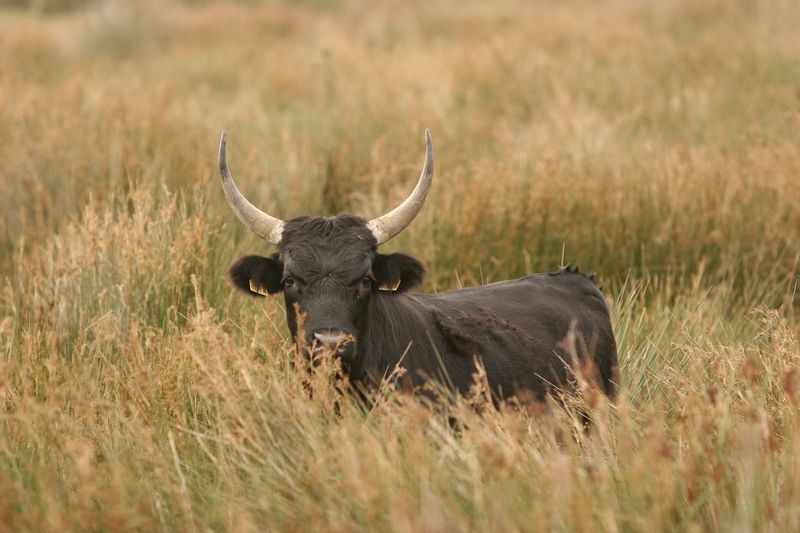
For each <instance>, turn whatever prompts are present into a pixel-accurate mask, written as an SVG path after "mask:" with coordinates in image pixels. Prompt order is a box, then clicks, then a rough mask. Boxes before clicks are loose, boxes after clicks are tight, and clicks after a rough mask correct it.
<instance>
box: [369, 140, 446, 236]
mask: <svg viewBox="0 0 800 533" xmlns="http://www.w3.org/2000/svg"><path fill="white" fill-rule="evenodd" d="M425 144H426V152H425V166H423V167H422V175H421V176H420V177H419V181H418V182H417V186H416V187H414V190H413V191H412V192H411V195H410V196H409V197H408V198H406V199H405V200H404V201H403V203H402V204H400V205H398V206H397V207H395V208H394V209H392V210H391V211H389V212H388V213H386V214H385V215H383V216H382V217H378V218H374V219H372V220H370V221H369V223H367V227H368V228H369V229H370V230H371V231H372V234H373V235H374V236H375V240H376V241H378V246H380V245H381V244H383V243H385V242H386V241H388V240H389V239H391V238H392V237H394V236H395V235H397V234H398V233H400V232H401V231H403V229H405V227H406V226H408V225H409V224H411V221H412V220H414V217H416V216H417V214H419V212H420V210H421V209H422V206H423V204H425V198H427V196H428V191H430V190H431V183H433V145H432V144H431V130H428V129H426V130H425Z"/></svg>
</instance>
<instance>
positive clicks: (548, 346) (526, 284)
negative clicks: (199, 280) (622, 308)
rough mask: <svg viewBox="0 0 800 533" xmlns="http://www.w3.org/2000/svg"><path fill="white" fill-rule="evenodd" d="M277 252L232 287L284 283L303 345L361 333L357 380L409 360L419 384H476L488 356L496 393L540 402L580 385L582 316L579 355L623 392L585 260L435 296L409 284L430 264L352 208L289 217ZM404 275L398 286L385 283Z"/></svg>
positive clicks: (256, 260) (245, 269)
mask: <svg viewBox="0 0 800 533" xmlns="http://www.w3.org/2000/svg"><path fill="white" fill-rule="evenodd" d="M279 249H280V252H279V254H274V255H273V256H271V257H269V258H265V257H257V256H247V257H244V258H242V259H240V260H239V261H237V262H236V263H235V264H234V265H233V266H232V267H231V270H230V272H231V279H232V280H233V283H234V285H235V286H236V287H237V288H239V289H241V290H243V291H245V292H247V293H250V294H253V293H252V291H250V288H249V281H250V280H251V279H252V280H253V281H254V282H255V283H256V284H257V285H259V286H261V287H265V288H266V289H267V291H268V292H270V293H276V292H278V291H279V290H281V289H283V293H284V298H285V301H286V313H287V322H288V324H289V329H290V331H291V334H292V338H293V339H294V340H295V342H296V343H297V344H298V348H299V349H306V348H303V346H304V345H308V344H309V343H310V342H313V340H314V333H315V332H330V331H339V332H342V333H344V334H346V335H348V336H351V337H352V338H353V339H354V340H353V343H354V347H353V349H352V350H350V351H348V352H347V354H348V360H347V361H344V357H343V363H344V362H346V363H347V364H346V365H344V364H343V367H344V368H345V370H346V371H347V372H348V373H349V375H350V378H351V380H352V381H354V382H355V383H363V384H375V383H377V382H379V381H380V379H382V377H384V376H386V375H388V374H389V373H391V371H392V370H393V369H394V368H395V367H396V366H397V365H398V364H401V365H402V366H403V367H405V369H406V370H407V372H406V375H405V377H404V383H406V384H407V385H408V386H409V387H412V388H419V387H420V386H422V385H423V384H424V383H425V382H426V380H428V379H430V378H433V379H436V380H438V381H440V382H443V383H444V384H446V385H449V386H451V387H452V388H453V389H455V390H457V391H460V392H466V391H467V390H468V389H469V386H470V385H471V384H472V381H473V377H472V376H473V374H474V372H475V364H474V360H475V358H478V359H479V360H480V361H481V362H482V364H483V366H484V368H485V369H486V375H487V379H488V381H489V385H490V387H491V389H492V392H493V394H494V396H495V398H497V399H502V398H507V397H510V396H512V395H515V394H517V393H519V392H522V391H525V393H532V394H533V396H534V397H536V398H539V399H541V398H544V396H545V395H546V394H547V393H548V391H550V390H552V389H553V388H562V387H563V388H569V387H570V386H571V385H572V384H574V380H573V379H572V367H573V360H572V357H573V352H572V351H571V350H569V349H568V348H567V347H565V346H564V345H563V342H562V341H563V340H564V339H565V338H566V337H567V335H568V333H569V331H570V328H571V325H572V324H573V323H574V324H575V327H576V334H577V336H578V342H577V343H576V350H575V352H577V353H575V355H576V356H577V357H578V358H579V360H580V361H585V360H586V358H588V357H593V358H594V362H595V365H596V367H597V369H598V373H599V376H597V378H598V381H599V384H600V386H601V387H602V389H603V390H604V391H605V392H606V393H607V394H608V395H609V396H613V395H614V393H615V390H616V380H617V377H616V376H617V351H616V343H615V340H614V335H613V332H612V329H611V323H610V319H609V314H608V309H607V307H606V304H605V300H604V298H603V294H602V292H601V291H600V289H599V288H598V286H597V284H596V283H595V282H594V281H593V279H590V278H589V277H588V276H585V275H584V274H581V273H579V272H578V269H577V268H575V269H572V268H564V269H562V270H560V271H559V272H556V273H553V274H549V275H546V274H545V275H532V276H527V277H524V278H520V279H517V280H512V281H502V282H499V283H494V284H492V285H487V286H483V287H475V288H470V289H461V290H454V291H450V292H445V293H441V294H437V295H428V294H418V293H413V292H408V290H409V289H411V288H413V287H414V286H416V285H418V284H419V283H420V282H421V281H422V279H423V276H424V273H425V268H424V266H423V265H422V263H420V262H419V261H418V260H417V259H414V258H413V257H410V256H408V255H405V254H389V255H383V254H379V253H378V252H377V243H376V241H375V238H374V237H373V235H372V233H371V232H370V231H369V229H368V228H367V223H366V221H365V220H364V219H362V218H360V217H356V216H353V215H348V214H340V215H337V216H335V217H328V218H323V217H297V218H293V219H291V220H288V221H287V222H286V226H285V228H284V231H283V237H282V241H281V244H280V246H279ZM397 280H399V281H400V284H399V286H398V287H397V290H396V291H394V292H384V291H381V290H379V287H380V286H381V285H389V286H393V282H395V281H397ZM296 309H299V310H300V312H301V313H302V320H304V322H303V323H302V326H303V331H304V332H305V336H304V337H303V338H298V333H299V331H300V325H301V317H300V316H298V314H297V312H296Z"/></svg>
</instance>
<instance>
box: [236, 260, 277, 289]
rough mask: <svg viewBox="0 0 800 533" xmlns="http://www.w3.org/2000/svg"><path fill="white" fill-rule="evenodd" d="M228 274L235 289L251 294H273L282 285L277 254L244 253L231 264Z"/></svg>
mask: <svg viewBox="0 0 800 533" xmlns="http://www.w3.org/2000/svg"><path fill="white" fill-rule="evenodd" d="M228 276H230V278H231V281H232V282H233V284H234V286H236V288H237V289H239V290H240V291H243V292H246V293H247V294H249V295H251V296H266V294H267V293H269V294H275V293H276V292H279V291H280V290H281V289H282V286H283V284H282V283H281V278H282V277H283V263H281V261H280V259H278V254H272V255H271V256H270V257H261V256H260V255H246V256H244V257H241V258H239V259H238V260H237V261H236V262H235V263H234V264H232V265H231V268H230V269H228Z"/></svg>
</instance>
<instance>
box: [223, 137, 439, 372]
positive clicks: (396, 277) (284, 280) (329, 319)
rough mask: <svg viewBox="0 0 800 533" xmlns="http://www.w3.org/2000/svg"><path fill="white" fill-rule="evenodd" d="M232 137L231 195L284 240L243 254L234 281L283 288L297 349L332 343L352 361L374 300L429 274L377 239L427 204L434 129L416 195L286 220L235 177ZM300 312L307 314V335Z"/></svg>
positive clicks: (239, 211)
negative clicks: (360, 212)
mask: <svg viewBox="0 0 800 533" xmlns="http://www.w3.org/2000/svg"><path fill="white" fill-rule="evenodd" d="M226 141H227V134H226V133H225V132H223V133H222V138H221V139H220V145H219V170H220V178H221V179H222V189H223V191H224V192H225V197H226V198H227V199H228V203H229V204H230V206H231V209H233V212H234V213H235V214H236V216H237V217H238V218H239V220H241V221H242V222H243V223H244V224H245V225H246V226H247V227H248V228H250V230H252V231H253V232H254V233H255V234H256V235H258V236H259V237H261V238H262V239H265V240H267V241H269V242H270V243H272V244H274V245H276V246H277V247H278V252H277V253H274V254H272V255H271V256H269V257H261V256H256V255H248V256H245V257H242V258H240V259H239V260H237V261H236V262H235V263H234V264H233V265H232V266H231V268H230V270H229V275H230V278H231V280H232V282H233V284H234V285H235V286H236V287H237V288H238V289H240V290H242V291H244V292H245V293H247V294H250V295H252V296H263V295H264V294H276V293H278V292H281V291H283V294H284V298H285V301H286V314H287V321H288V324H289V329H290V331H291V334H292V339H293V340H294V342H295V343H296V345H297V346H298V349H299V350H301V351H302V353H304V355H307V356H309V355H311V354H312V353H313V352H314V351H317V350H320V351H321V350H330V351H332V352H334V353H335V354H336V355H338V356H339V357H341V359H342V362H343V364H346V365H352V364H353V363H355V362H356V358H357V357H358V340H359V338H360V337H362V336H363V335H365V334H366V333H367V331H366V330H367V326H368V321H367V317H368V316H369V308H370V305H379V303H378V302H379V300H380V298H381V297H393V296H394V295H396V294H399V293H402V292H404V291H406V290H408V289H410V288H412V287H414V286H415V285H418V284H419V283H420V282H421V281H422V278H423V276H424V274H425V268H424V266H423V265H422V263H420V262H419V261H418V260H417V259H415V258H413V257H411V256H408V255H405V254H389V255H385V254H380V253H378V246H380V245H381V244H383V243H385V242H387V241H388V240H389V239H391V238H392V237H394V236H396V235H397V234H398V233H400V232H401V231H402V230H403V229H404V228H406V226H408V225H409V224H410V223H411V221H412V220H414V217H416V216H417V214H418V213H419V212H420V210H421V209H422V206H423V204H424V203H425V198H426V197H427V195H428V191H430V188H431V183H432V182H433V146H432V144H431V134H430V131H429V130H425V141H426V145H427V146H426V147H427V150H426V155H425V165H424V166H423V168H422V174H421V176H420V178H419V181H418V182H417V185H416V187H415V188H414V190H413V192H412V193H411V195H410V196H409V197H408V198H406V199H405V200H404V201H403V202H402V203H401V204H400V205H399V206H397V207H396V208H394V209H393V210H392V211H390V212H389V213H387V214H385V215H383V216H381V217H378V218H375V219H373V220H369V221H367V220H366V219H364V218H361V217H358V216H355V215H350V214H347V213H340V214H338V215H336V216H334V217H320V216H299V217H295V218H291V219H289V220H286V221H284V220H280V219H278V218H275V217H273V216H271V215H269V214H267V213H265V212H263V211H261V210H260V209H258V208H257V207H255V206H254V205H253V204H251V203H250V202H249V201H247V199H246V198H245V197H244V196H243V195H242V193H240V192H239V189H238V188H237V187H236V184H235V183H234V182H233V178H232V177H231V174H230V172H229V170H228V163H227V159H226V155H225V145H226ZM387 289H388V291H387ZM298 313H299V314H301V315H302V316H303V317H304V323H303V327H302V330H303V333H304V334H303V335H302V336H301V338H298V330H299V328H298Z"/></svg>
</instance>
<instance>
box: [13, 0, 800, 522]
mask: <svg viewBox="0 0 800 533" xmlns="http://www.w3.org/2000/svg"><path fill="white" fill-rule="evenodd" d="M12 4H13V5H12V6H11V7H9V6H6V7H2V5H3V4H2V2H0V65H1V67H0V124H2V128H0V139H1V140H2V142H0V161H2V165H1V166H0V206H2V210H0V275H2V277H3V280H4V281H3V286H2V297H0V529H3V530H6V529H9V530H21V529H27V530H52V531H61V530H64V529H72V530H87V529H88V530H119V529H142V530H195V529H196V530H233V531H240V530H263V529H282V530H297V529H306V530H346V531H350V530H354V529H375V530H399V531H409V530H413V531H451V530H458V531H460V530H487V531H488V530H492V531H507V530H508V531H516V530H528V531H539V530H545V529H551V530H584V531H589V530H591V531H594V530H603V531H622V530H625V531H651V530H691V529H694V530H706V529H712V530H722V531H730V530H781V531H793V530H798V529H800V505H798V503H797V502H798V501H800V381H799V380H800V340H798V333H799V332H800V321H798V318H797V308H798V303H797V298H796V289H797V283H798V280H799V279H800V266H799V261H800V112H798V109H800V59H798V58H800V32H798V31H797V28H798V27H800V4H798V3H797V2H793V1H789V0H784V1H780V0H777V1H770V0H768V1H765V2H753V1H735V2H731V1H715V0H699V1H691V2H690V1H685V2H649V3H644V2H636V1H629V0H604V1H601V2H584V1H572V0H571V1H567V2H559V3H549V2H533V3H532V2H521V1H519V2H517V1H511V0H509V1H504V2H499V3H492V4H491V5H488V4H485V3H477V2H476V3H432V2H427V3H426V2H402V3H399V2H396V3H367V2H357V1H345V2H325V1H321V2H316V1H315V2H303V3H299V4H290V3H280V2H264V3H257V2H254V3H230V2H200V3H194V2H188V1H187V2H178V1H170V2H155V1H151V2H123V1H102V0H98V1H97V2H82V1H65V2H60V1H58V0H41V1H35V0H34V1H31V2H24V1H23V2H12ZM29 4H30V5H29ZM425 127H429V128H431V130H432V132H433V138H434V146H435V149H436V156H437V159H436V162H437V168H436V177H435V180H434V184H435V185H434V190H433V192H432V195H431V198H430V199H429V200H428V204H427V207H426V208H425V210H424V211H423V213H422V214H421V215H420V217H419V218H418V220H417V221H416V222H415V223H414V225H412V226H411V228H409V229H408V230H407V231H406V232H405V233H404V234H403V235H402V236H401V237H399V238H397V239H396V240H395V241H393V242H392V244H391V245H389V247H390V248H392V249H403V250H405V251H407V252H409V253H412V254H414V255H416V256H418V257H419V258H421V259H422V260H424V261H425V262H426V264H427V265H428V268H429V271H430V277H429V280H428V281H427V282H426V286H425V290H442V289H446V288H452V287H455V286H457V285H458V284H460V283H461V284H464V285H473V284H477V283H480V282H482V281H493V280H497V279H502V278H505V277H511V276H518V275H521V274H523V273H526V272H530V271H541V270H553V269H555V268H557V267H558V266H559V265H560V264H561V263H562V261H564V262H572V263H575V262H579V263H580V264H581V266H582V267H584V268H587V269H592V270H596V271H598V272H599V273H600V276H601V279H602V281H603V282H604V284H605V285H606V287H607V294H608V296H609V304H610V306H611V309H612V321H613V324H614V328H615V333H616V336H617V338H618V342H619V344H620V357H621V364H622V368H621V375H622V389H621V395H620V398H619V400H618V401H617V402H616V404H613V405H611V404H607V403H605V402H599V403H598V402H597V401H596V398H593V397H590V396H587V397H586V398H582V397H580V396H578V397H575V398H571V399H570V401H572V402H576V403H579V404H584V408H590V409H591V413H592V417H593V418H594V420H595V422H594V426H593V430H592V431H591V432H590V433H588V434H585V433H583V432H581V431H576V427H577V426H578V425H579V422H578V421H577V420H576V419H575V418H574V417H572V416H571V415H570V411H565V410H562V409H557V408H556V409H550V410H542V412H538V410H536V411H537V412H533V411H532V410H531V409H525V408H518V407H513V406H509V407H506V408H503V409H501V410H496V409H494V408H492V407H491V406H484V408H482V409H478V410H476V409H475V408H474V404H475V403H476V402H477V403H480V398H479V397H478V398H471V399H467V400H457V401H454V402H452V404H448V405H447V406H444V405H443V406H440V408H439V409H436V410H431V409H429V408H427V407H425V406H423V405H421V404H420V403H419V402H417V401H415V400H413V399H410V398H407V397H404V396H402V395H399V394H396V393H395V392H393V391H392V390H391V389H390V388H387V389H385V390H382V391H381V392H380V393H379V394H377V396H376V398H375V404H374V406H373V407H372V408H371V409H369V410H368V411H365V410H364V408H363V407H361V406H359V405H358V404H356V403H354V402H353V401H351V400H350V399H348V398H342V397H340V396H339V395H338V394H337V392H336V387H335V386H333V385H332V384H331V383H329V380H328V378H327V375H326V374H325V373H324V372H319V373H318V374H317V375H316V376H315V378H314V379H315V380H316V382H315V383H314V390H315V394H314V397H313V398H309V397H308V395H307V394H306V392H305V389H304V383H303V380H304V379H305V376H304V375H302V376H301V375H298V374H297V373H296V372H295V371H293V370H292V368H291V365H290V361H291V360H292V358H293V352H292V348H291V346H290V342H289V340H288V339H287V332H286V328H285V324H284V322H283V320H284V319H283V311H282V309H281V308H280V305H281V304H280V302H279V301H277V300H268V301H266V303H264V302H263V301H254V300H250V299H245V298H244V297H242V296H240V295H238V294H234V293H233V291H232V289H231V288H230V287H229V286H228V284H227V283H226V281H225V279H224V272H225V269H226V268H227V266H228V264H229V263H230V262H231V261H233V260H234V259H235V258H236V257H237V256H238V254H241V253H245V252H248V253H253V252H255V253H261V252H264V251H266V247H265V246H264V244H263V243H262V242H259V241H258V240H257V239H256V238H255V237H254V236H251V235H249V234H247V232H246V231H245V230H244V229H243V228H241V227H240V224H239V223H238V221H236V220H235V218H234V217H233V215H232V214H231V213H230V212H229V211H228V208H227V206H226V204H225V202H224V199H223V195H222V193H221V191H220V189H219V185H218V178H217V175H216V164H215V157H216V143H217V141H218V138H219V133H220V130H221V129H223V128H225V129H227V130H228V131H229V132H230V135H231V138H230V156H229V158H230V163H231V166H232V170H233V172H234V175H235V176H237V179H238V181H239V183H240V186H241V187H242V189H243V190H244V191H245V193H246V194H247V195H248V196H249V197H250V198H252V199H253V200H254V201H255V202H256V203H257V204H259V205H261V206H263V207H264V208H266V209H269V210H271V211H273V212H274V213H275V214H276V215H278V216H283V217H288V216H292V215H296V214H301V213H310V212H313V213H320V214H331V213H334V212H337V211H340V210H349V211H353V212H357V213H359V214H362V215H364V216H374V215H376V214H378V213H380V212H383V211H385V210H386V208H387V207H388V206H390V205H391V204H393V203H396V202H397V201H398V200H399V199H400V198H401V197H402V196H403V195H404V194H406V193H407V192H408V189H409V188H410V187H411V186H412V183H413V181H414V179H415V177H416V176H417V173H418V172H419V167H420V165H421V163H422V158H423V146H424V145H423V138H422V132H423V130H424V128H425ZM478 384H479V383H478ZM476 390H480V387H478V388H477V389H476ZM586 404H588V405H586ZM337 410H338V414H337ZM454 420H455V421H457V423H456V425H457V426H458V428H459V429H458V430H456V429H454V428H453V421H454Z"/></svg>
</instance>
